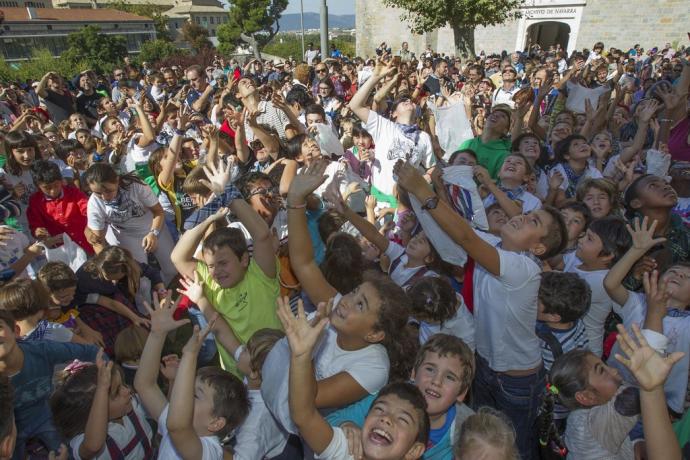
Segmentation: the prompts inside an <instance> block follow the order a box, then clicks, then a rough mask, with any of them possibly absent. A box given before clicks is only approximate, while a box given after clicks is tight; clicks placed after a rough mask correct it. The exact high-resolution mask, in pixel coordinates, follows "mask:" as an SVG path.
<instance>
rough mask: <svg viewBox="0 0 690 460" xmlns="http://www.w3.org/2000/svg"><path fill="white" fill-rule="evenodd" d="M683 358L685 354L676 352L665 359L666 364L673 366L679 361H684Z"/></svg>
mask: <svg viewBox="0 0 690 460" xmlns="http://www.w3.org/2000/svg"><path fill="white" fill-rule="evenodd" d="M683 356H685V353H684V352H682V351H676V352H675V353H671V354H670V355H668V356H667V357H666V358H665V359H666V362H668V363H670V364H671V365H672V366H673V365H674V364H676V363H677V362H678V361H680V360H681V359H683Z"/></svg>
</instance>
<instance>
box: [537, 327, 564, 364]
mask: <svg viewBox="0 0 690 460" xmlns="http://www.w3.org/2000/svg"><path fill="white" fill-rule="evenodd" d="M536 332H537V337H539V338H540V339H542V340H543V341H544V342H546V346H548V347H549V348H550V349H551V353H552V354H553V359H554V360H555V359H557V358H558V357H559V356H561V355H562V354H563V347H562V346H561V342H559V341H558V339H557V338H556V336H555V335H553V332H551V329H550V328H549V327H548V326H547V325H545V324H542V323H537V327H536Z"/></svg>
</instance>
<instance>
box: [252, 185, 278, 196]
mask: <svg viewBox="0 0 690 460" xmlns="http://www.w3.org/2000/svg"><path fill="white" fill-rule="evenodd" d="M257 195H258V196H269V195H271V196H275V195H278V187H271V188H263V187H260V188H257V189H254V190H252V191H251V192H250V193H249V196H250V197H251V196H257Z"/></svg>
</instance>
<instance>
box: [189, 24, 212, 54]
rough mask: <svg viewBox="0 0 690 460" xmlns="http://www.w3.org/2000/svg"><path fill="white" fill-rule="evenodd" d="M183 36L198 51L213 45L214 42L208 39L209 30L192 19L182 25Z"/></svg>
mask: <svg viewBox="0 0 690 460" xmlns="http://www.w3.org/2000/svg"><path fill="white" fill-rule="evenodd" d="M182 38H183V39H184V40H185V41H186V42H188V43H189V45H190V46H191V47H192V48H193V49H195V50H196V51H197V52H198V51H201V50H203V49H204V48H212V47H213V43H211V41H210V40H209V39H208V30H206V29H205V28H203V27H201V26H200V25H199V24H196V23H194V22H192V21H187V22H185V23H184V24H183V25H182Z"/></svg>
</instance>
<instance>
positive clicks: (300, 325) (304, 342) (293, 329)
mask: <svg viewBox="0 0 690 460" xmlns="http://www.w3.org/2000/svg"><path fill="white" fill-rule="evenodd" d="M277 304H278V310H277V313H278V319H280V322H281V323H282V324H283V329H284V330H285V335H287V338H288V343H289V344H290V350H291V351H292V356H293V357H300V356H304V355H310V354H311V351H312V350H313V349H314V346H316V342H318V340H319V336H320V335H321V332H322V331H323V330H324V328H325V327H326V325H327V324H328V318H321V319H320V320H319V321H318V322H317V323H316V324H315V325H311V324H309V321H307V316H306V315H305V313H304V304H303V303H302V301H301V300H298V301H297V315H294V314H293V313H292V310H291V309H290V299H289V298H287V297H282V298H281V297H279V298H278V300H277Z"/></svg>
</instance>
